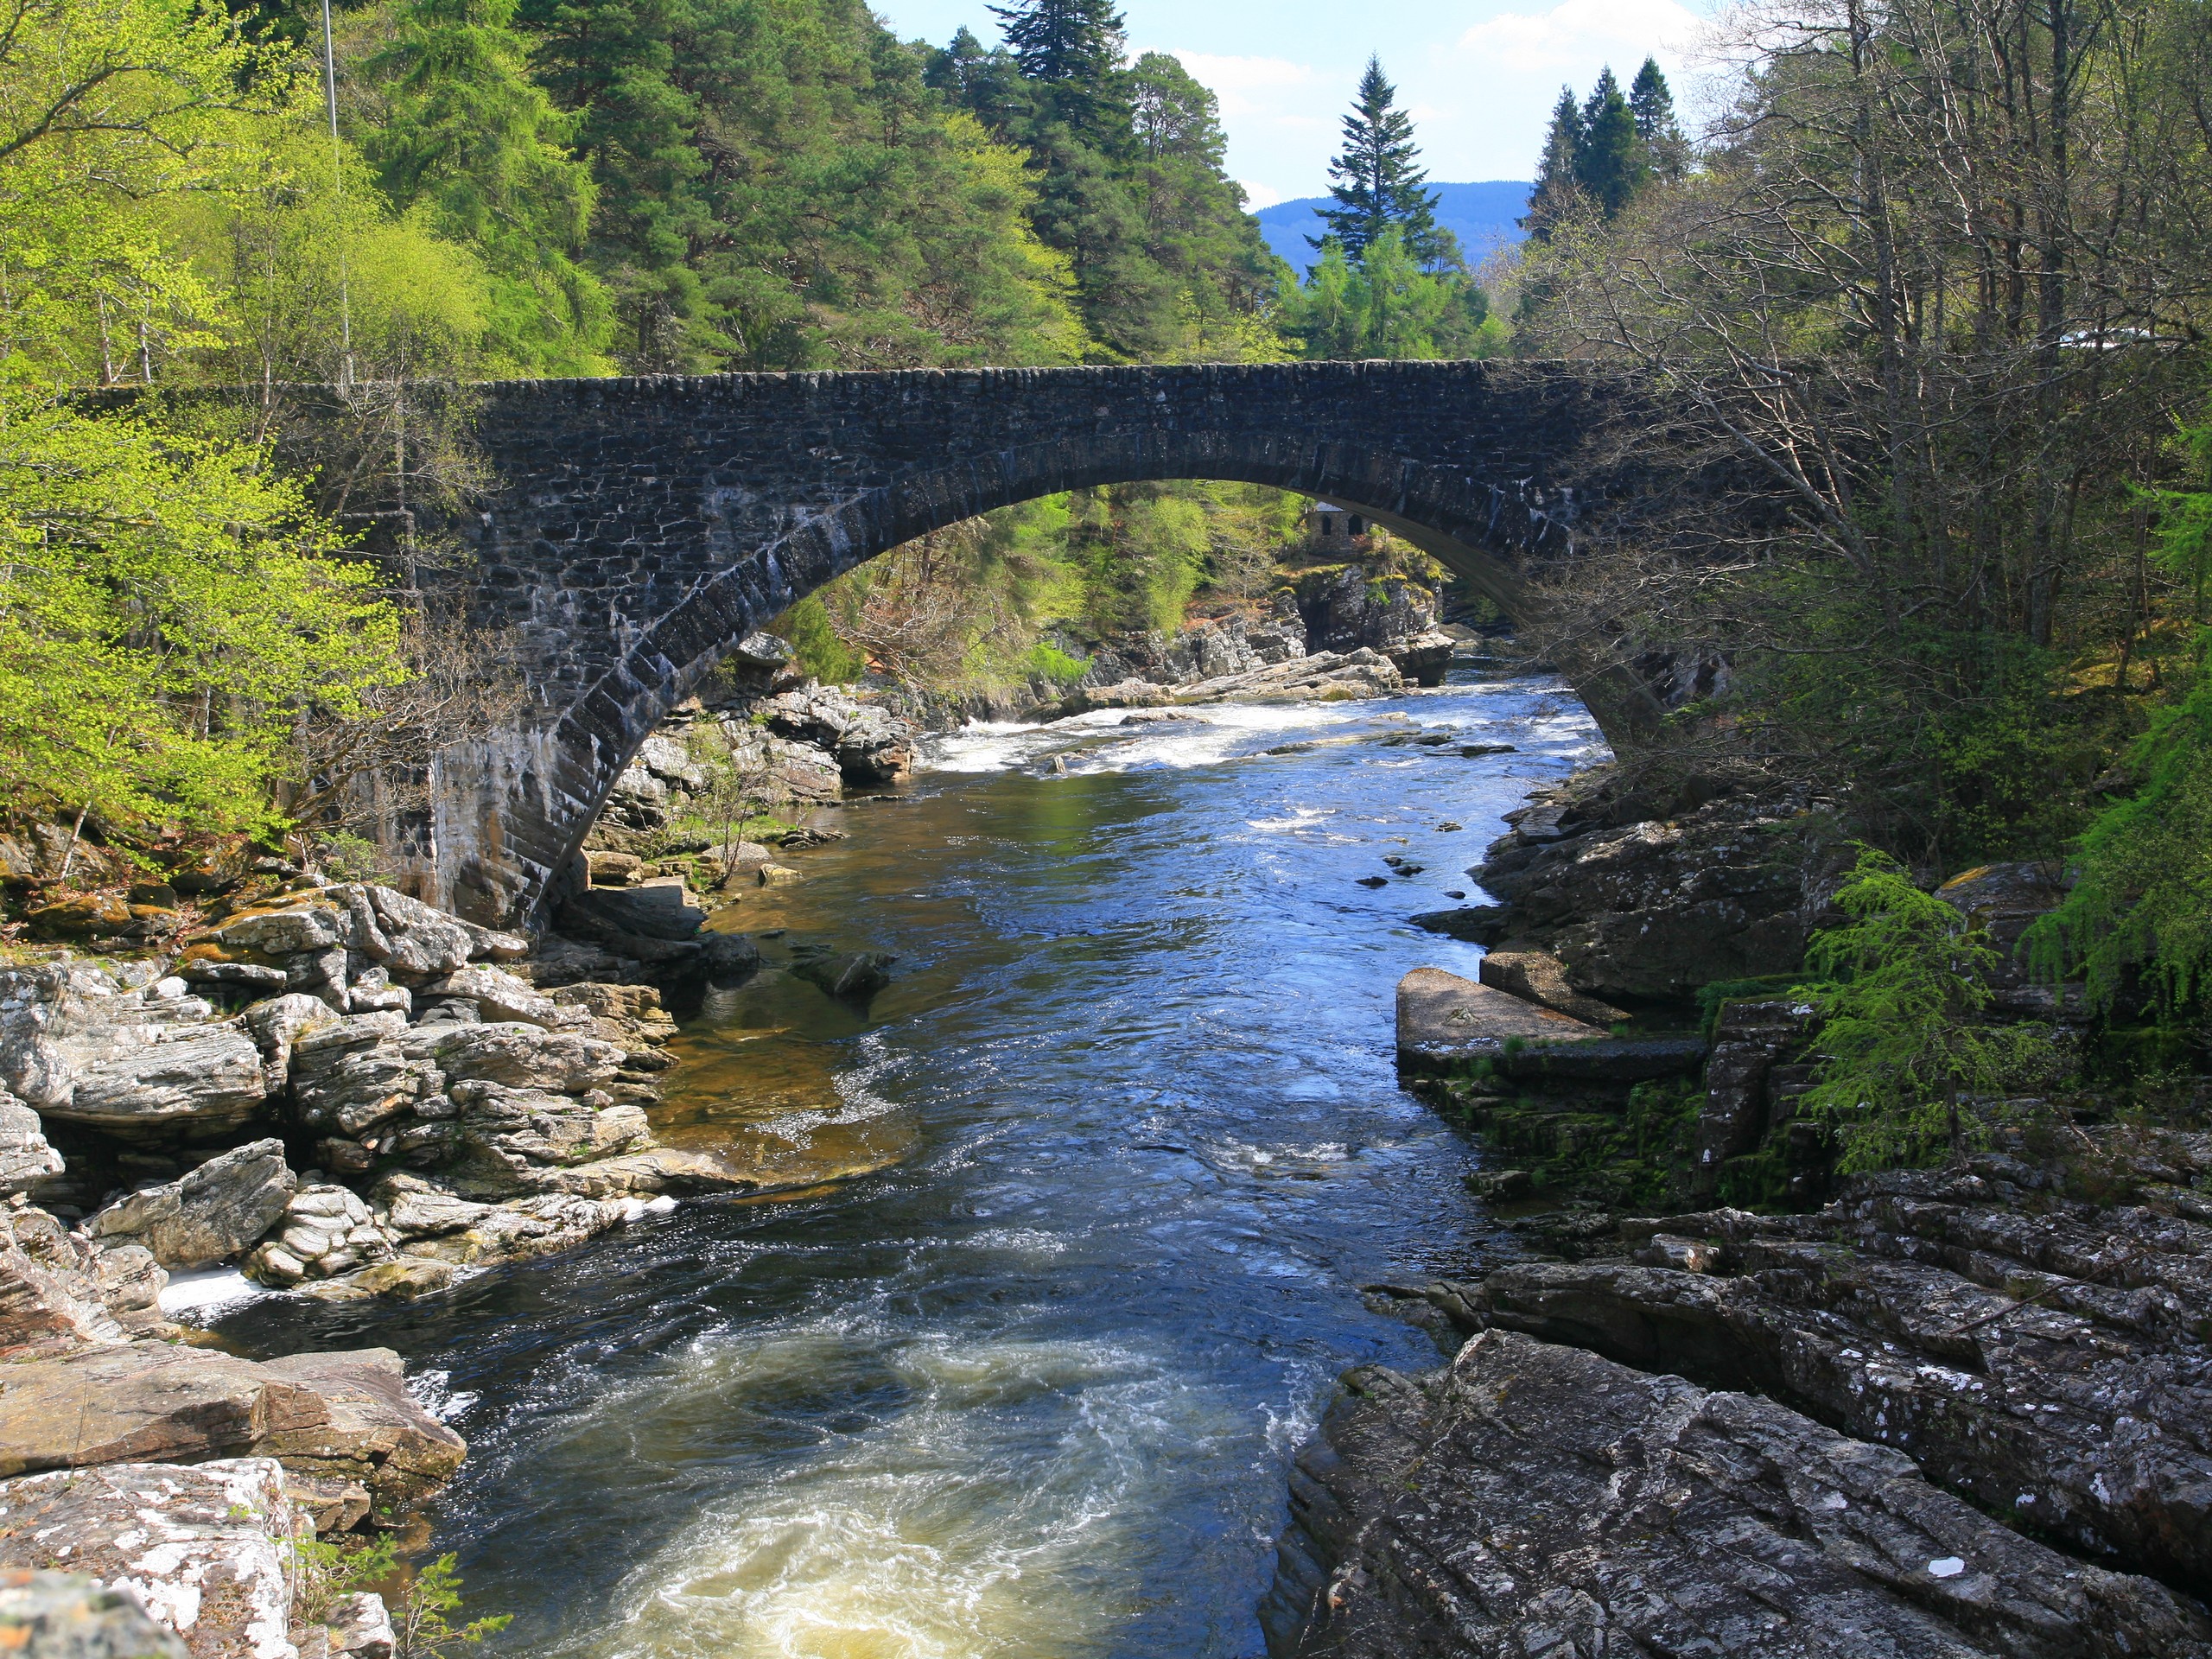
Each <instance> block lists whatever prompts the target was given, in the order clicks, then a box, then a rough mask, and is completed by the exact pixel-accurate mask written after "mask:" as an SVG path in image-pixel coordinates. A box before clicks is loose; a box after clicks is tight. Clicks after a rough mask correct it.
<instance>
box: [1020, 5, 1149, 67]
mask: <svg viewBox="0 0 2212 1659" xmlns="http://www.w3.org/2000/svg"><path fill="white" fill-rule="evenodd" d="M991 15H992V16H995V17H996V18H997V19H998V20H999V22H1000V24H1001V28H1002V30H1003V32H1004V34H1005V35H1006V43H1007V45H1008V46H1009V47H1011V48H1013V49H1014V61H1016V62H1017V63H1019V64H1020V66H1021V73H1023V74H1025V75H1027V76H1028V77H1029V78H1030V79H1032V80H1046V81H1063V80H1073V81H1089V82H1103V81H1104V80H1105V79H1107V77H1109V75H1111V74H1112V73H1114V72H1115V71H1116V69H1118V68H1120V67H1121V65H1122V14H1121V13H1120V12H1118V11H1116V10H1114V3H1113V0H1015V3H1014V4H1013V5H1011V6H993V7H992V8H991Z"/></svg>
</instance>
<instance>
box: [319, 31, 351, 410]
mask: <svg viewBox="0 0 2212 1659" xmlns="http://www.w3.org/2000/svg"><path fill="white" fill-rule="evenodd" d="M322 94H323V102H324V104H325V105H327V108H328V109H329V111H330V177H331V187H332V195H333V199H334V200H336V201H338V202H340V203H342V202H343V201H344V200H345V199H346V156H345V151H344V149H342V148H341V146H340V143H339V139H338V48H337V47H336V46H335V45H334V43H333V41H332V37H331V32H330V0H322ZM351 287H352V284H351V283H350V282H349V281H348V278H347V273H346V226H345V222H344V216H343V215H342V214H341V215H340V222H339V226H338V329H339V337H340V348H341V350H342V351H343V353H344V355H343V356H342V357H341V358H340V367H339V372H338V384H339V385H341V386H350V385H353V295H352V293H351V291H350V289H351Z"/></svg>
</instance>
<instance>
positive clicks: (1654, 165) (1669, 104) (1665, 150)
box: [1628, 58, 1690, 179]
mask: <svg viewBox="0 0 2212 1659" xmlns="http://www.w3.org/2000/svg"><path fill="white" fill-rule="evenodd" d="M1628 110H1629V114H1630V116H1632V117H1634V118H1635V120H1636V136H1637V137H1638V138H1640V139H1642V140H1643V152H1644V156H1645V157H1646V158H1647V160H1648V161H1649V164H1650V168H1651V170H1652V171H1653V172H1654V173H1656V174H1657V175H1659V176H1660V177H1661V178H1662V179H1679V178H1681V176H1682V175H1683V173H1685V172H1686V171H1688V167H1689V150H1690V143H1689V140H1688V138H1685V137H1683V136H1682V129H1681V125H1680V124H1679V123H1677V122H1676V121H1675V94H1674V92H1673V91H1672V89H1671V88H1669V86H1668V85H1667V77H1666V76H1665V75H1663V74H1662V73H1660V72H1659V60H1657V59H1656V58H1646V59H1644V60H1643V67H1642V68H1641V69H1639V70H1637V72H1636V79H1635V80H1634V81H1633V82H1631V83H1630V86H1629V89H1628Z"/></svg>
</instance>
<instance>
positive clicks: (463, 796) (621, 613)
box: [429, 363, 1649, 921]
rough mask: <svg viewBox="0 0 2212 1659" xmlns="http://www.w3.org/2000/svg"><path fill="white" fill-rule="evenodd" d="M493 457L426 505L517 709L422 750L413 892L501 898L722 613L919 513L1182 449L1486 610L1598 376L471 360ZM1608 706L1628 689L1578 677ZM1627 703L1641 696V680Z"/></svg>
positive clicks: (1596, 416) (1624, 714)
mask: <svg viewBox="0 0 2212 1659" xmlns="http://www.w3.org/2000/svg"><path fill="white" fill-rule="evenodd" d="M470 397H471V404H472V407H471V410H470V414H469V420H470V423H471V424H472V426H473V429H474V437H475V440H476V442H477V443H478V444H479V446H480V449H481V452H482V454H483V456H484V458H485V460H486V461H487V462H488V465H489V469H490V474H491V477H492V483H491V485H490V486H489V488H488V489H487V490H486V492H485V493H483V495H482V496H481V497H480V499H477V500H475V501H474V502H473V503H472V504H471V510H470V512H467V513H466V514H464V515H462V516H461V518H459V520H458V522H454V523H451V524H447V525H445V526H442V528H445V529H448V530H449V531H453V532H454V533H455V534H457V535H458V536H459V537H461V540H462V541H463V542H465V543H467V545H468V547H469V549H470V550H471V551H472V552H473V554H474V563H473V567H472V568H471V569H468V570H467V573H466V575H464V576H463V577H461V580H463V581H465V582H467V583H468V584H469V588H470V591H469V593H468V594H467V604H468V606H469V607H470V609H471V610H472V612H473V613H474V616H475V618H476V619H477V620H479V621H480V623H482V624H485V625H487V626H500V627H509V628H512V630H514V632H515V635H516V637H518V639H520V640H521V642H522V646H523V651H524V659H525V660H524V669H525V671H526V675H527V679H528V683H529V687H530V693H531V702H530V704H529V706H528V708H527V709H525V710H524V715H523V716H522V718H521V720H520V721H519V722H518V726H517V728H516V729H514V730H512V731H510V732H507V733H505V734H501V735H500V736H499V737H498V738H496V739H495V740H493V741H487V742H485V743H482V744H475V745H470V746H467V747H465V748H463V749H458V750H454V751H448V753H446V754H445V755H444V756H443V757H442V760H441V761H440V763H439V765H438V766H437V767H436V768H435V772H434V775H433V778H432V779H431V785H432V787H431V815H430V817H431V822H430V823H429V835H430V838H431V848H430V850H431V854H432V859H433V862H434V865H435V893H434V895H433V896H435V898H436V899H439V900H440V901H441V902H443V903H446V904H448V905H450V906H453V907H454V909H456V910H458V911H460V912H461V913H462V914H465V915H468V916H471V917H474V918H479V919H482V920H486V921H491V920H497V919H507V920H515V919H526V918H529V917H530V916H531V914H532V913H533V912H535V911H536V910H537V908H538V906H540V905H541V904H542V902H543V900H544V899H545V897H546V895H547V893H548V890H549V887H550V885H551V883H552V882H553V880H554V879H555V875H556V872H558V871H560V870H562V869H563V868H564V867H565V866H566V865H567V864H568V862H569V860H570V858H571V856H572V855H574V853H575V849H576V848H577V846H578V843H579V842H581V841H582V837H583V836H584V834H585V832H586V830H587V829H589V827H590V825H591V823H592V821H593V819H594V817H596V816H597V814H598V812H599V810H600V808H601V804H603V802H604V801H605V799H606V798H607V792H608V791H609V790H610V789H611V788H612V787H613V782H614V779H615V778H616V777H617V776H618V775H619V774H620V772H621V771H622V769H623V768H624V767H625V766H626V765H627V764H628V763H629V761H630V760H631V758H632V755H633V754H634V753H636V751H637V748H638V747H639V744H640V743H642V742H643V741H644V740H645V737H646V736H647V734H650V733H651V732H652V729H653V728H654V727H655V726H656V725H657V724H658V722H659V721H660V720H661V719H662V717H663V716H664V715H666V714H667V713H668V711H669V710H670V709H671V708H673V707H674V706H675V705H676V704H677V703H678V702H681V701H683V699H684V698H685V697H687V696H690V695H691V694H692V692H693V691H694V690H696V689H697V688H698V687H699V686H700V685H701V684H702V682H703V681H704V680H705V678H706V677H707V676H708V675H709V673H710V672H711V671H713V669H714V668H715V665H716V664H717V663H718V662H719V661H720V660H721V658H722V657H723V655H724V654H725V653H726V652H728V650H729V649H730V648H731V647H732V646H733V645H734V644H735V642H736V641H737V640H739V639H741V638H742V637H743V636H744V635H745V634H747V632H751V631H752V630H753V629H754V628H755V627H757V626H760V624H761V623H762V622H764V621H766V620H767V619H768V618H770V617H772V616H773V615H775V614H776V613H778V612H779V611H781V610H783V609H784V608H785V607H786V606H788V605H790V604H791V603H792V602H793V601H796V600H798V599H799V598H801V597H803V596H804V594H807V593H809V592H810V591H811V590H812V589H814V588H817V587H819V586H821V585H822V584H823V582H828V581H829V579H830V578H832V577H834V576H836V575H839V574H840V573H842V572H843V571H845V570H848V569H851V568H852V567H853V566H855V565H856V564H859V563H862V562H863V561H865V560H868V559H870V558H873V557H874V556H876V555H878V554H880V553H882V552H884V551H885V550H887V549H889V548H892V547H894V546H896V545H897V544H899V543H901V542H904V541H907V540H910V539H912V537H917V536H919V535H921V534H923V533H924V532H925V531H931V530H936V529H939V528H942V527H943V526H944V525H947V524H952V523H955V522H957V520H960V519H962V518H968V517H970V516H972V515H973V514H976V513H979V512H985V511H987V510H988V509H990V508H993V507H999V506H1004V505H1008V504H1010V503H1013V502H1018V501H1023V500H1027V499H1031V498H1033V497H1036V496H1039V495H1045V494H1048V493H1053V492H1056V491H1060V490H1066V489H1071V488H1075V487H1078V486H1090V485H1100V484H1111V483H1121V482H1126V481H1129V480H1142V479H1169V478H1207V479H1223V480H1242V481H1244V482H1248V483H1255V484H1267V485H1274V486H1278V487H1281V488H1283V489H1286V490H1292V491H1297V492H1301V493H1307V494H1311V495H1317V496H1325V497H1326V498H1327V499H1330V500H1332V501H1337V502H1340V503H1343V504H1344V505H1348V506H1351V507H1353V508H1355V509H1357V510H1358V511H1359V512H1363V514H1365V515H1366V516H1368V517H1370V518H1372V519H1373V520H1375V521H1376V523H1379V524H1384V525H1387V526H1388V527H1389V528H1390V529H1391V530H1392V531H1396V532H1397V533H1399V534H1401V535H1402V536H1404V537H1406V538H1407V539H1408V540H1409V541H1412V542H1414V543H1415V544H1417V545H1419V546H1421V547H1422V548H1424V549H1426V550H1428V551H1429V552H1431V553H1432V554H1433V555H1434V556H1437V557H1438V558H1439V559H1440V560H1441V561H1442V562H1443V563H1445V564H1446V566H1448V567H1449V568H1450V569H1452V570H1453V571H1455V572H1456V573H1457V574H1459V575H1462V576H1464V577H1465V578H1466V579H1467V580H1468V581H1469V582H1471V583H1472V584H1473V585H1474V587H1475V588H1478V590H1479V591H1481V592H1483V593H1484V594H1487V595H1488V596H1489V597H1490V598H1491V599H1492V600H1494V601H1497V603H1498V604H1499V605H1500V606H1501V607H1503V608H1504V609H1505V610H1506V611H1507V612H1508V613H1516V612H1521V613H1525V609H1526V607H1527V604H1528V602H1529V601H1528V576H1529V573H1530V571H1531V570H1532V569H1534V568H1535V566H1536V565H1538V564H1539V563H1541V562H1544V561H1547V560H1550V559H1553V558H1556V557H1558V556H1560V555H1562V554H1563V553H1565V552H1566V551H1567V550H1569V549H1570V548H1571V546H1572V537H1573V527H1574V523H1575V518H1576V512H1577V504H1578V490H1580V492H1582V493H1585V494H1586V493H1591V492H1596V493H1618V480H1591V479H1580V480H1578V479H1576V478H1575V477H1573V476H1570V475H1569V474H1570V473H1571V470H1572V469H1573V467H1574V465H1575V458H1576V456H1577V455H1578V454H1580V453H1581V452H1582V451H1583V448H1584V444H1583V440H1584V437H1585V435H1586V433H1588V432H1589V431H1590V430H1591V429H1592V427H1593V426H1594V425H1595V424H1596V423H1599V422H1600V421H1602V420H1604V419H1605V418H1606V417H1608V416H1610V415H1612V414H1616V413H1618V412H1619V408H1620V403H1621V397H1622V388H1621V385H1620V383H1619V381H1618V378H1616V377H1613V376H1611V375H1609V374H1607V373H1606V372H1602V371H1598V370H1594V369H1590V368H1585V367H1580V366H1577V365H1491V364H1484V363H1317V364H1287V365H1260V366H1241V365H1199V366H1187V367H1142V368H1085V369H984V370H973V371H969V370H916V371H904V372H886V373H872V372H855V373H820V374H788V375H785V374H746V375H721V376H710V377H697V378H673V377H671V378H634V379H605V380H537V381H509V382H502V383H497V384H493V385H485V386H480V387H476V388H472V389H471V393H470ZM1583 690H1584V691H1585V693H1586V696H1589V698H1590V700H1591V702H1592V707H1593V709H1595V710H1596V711H1597V712H1598V715H1599V721H1600V722H1601V724H1603V725H1605V727H1606V728H1607V730H1608V731H1609V733H1611V734H1615V735H1617V736H1618V735H1620V734H1624V733H1625V732H1626V731H1627V730H1629V729H1630V728H1632V727H1633V725H1634V724H1635V723H1636V721H1637V719H1638V718H1639V714H1638V706H1639V692H1638V690H1637V688H1635V687H1632V686H1628V685H1626V684H1625V683H1611V682H1608V683H1602V684H1600V683H1592V684H1586V685H1585V686H1584V687H1583ZM1642 703H1643V708H1644V709H1646V710H1647V711H1648V710H1649V698H1648V694H1642Z"/></svg>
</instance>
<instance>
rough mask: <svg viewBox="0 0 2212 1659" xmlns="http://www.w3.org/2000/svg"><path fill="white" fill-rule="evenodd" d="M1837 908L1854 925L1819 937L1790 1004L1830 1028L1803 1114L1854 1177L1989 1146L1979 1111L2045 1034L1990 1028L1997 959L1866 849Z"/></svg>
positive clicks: (2020, 1070)
mask: <svg viewBox="0 0 2212 1659" xmlns="http://www.w3.org/2000/svg"><path fill="white" fill-rule="evenodd" d="M1835 902H1836V905H1837V906H1838V907H1839V908H1840V909H1841V910H1842V911H1843V912H1845V913H1846V914H1847V916H1849V917H1850V918H1851V920H1850V921H1849V922H1847V923H1846V924H1843V925H1839V926H1836V927H1832V928H1825V929H1823V930H1821V931H1820V932H1818V933H1816V934H1815V935H1814V936H1813V939H1812V942H1811V944H1809V945H1808V948H1807V950H1806V953H1805V957H1806V966H1807V967H1808V969H1810V970H1811V971H1812V972H1813V973H1814V974H1815V975H1816V976H1818V977H1817V978H1816V979H1815V980H1814V981H1813V982H1811V983H1808V984H1805V985H1801V986H1799V987H1797V988H1796V990H1795V991H1793V992H1792V995H1796V996H1802V997H1803V998H1804V999H1805V1000H1806V1001H1808V1002H1810V1003H1811V1004H1812V1005H1813V1007H1814V1009H1815V1012H1816V1013H1817V1014H1818V1015H1819V1017H1820V1020H1821V1026H1820V1033H1819V1038H1818V1054H1819V1058H1818V1060H1817V1062H1816V1064H1815V1071H1814V1085H1813V1087H1812V1088H1811V1089H1810V1090H1808V1091H1807V1092H1806V1093H1805V1094H1803V1095H1802V1096H1799V1097H1798V1101H1797V1109H1798V1111H1799V1112H1800V1113H1802V1114H1803V1115H1804V1116H1807V1117H1808V1118H1811V1119H1813V1120H1815V1121H1816V1122H1823V1123H1827V1124H1828V1125H1831V1126H1832V1127H1833V1128H1834V1130H1835V1132H1836V1135H1837V1137H1838V1139H1839V1140H1840V1141H1841V1143H1842V1147H1843V1156H1842V1158H1841V1160H1840V1162H1839V1167H1840V1169H1842V1170H1844V1171H1847V1172H1849V1171H1853V1170H1864V1169H1881V1168H1886V1167H1889V1166H1893V1165H1897V1164H1904V1163H1915V1162H1918V1161H1921V1160H1923V1159H1925V1158H1927V1157H1928V1156H1929V1155H1930V1154H1933V1153H1935V1152H1937V1151H1939V1150H1944V1149H1948V1151H1949V1152H1950V1153H1951V1154H1954V1155H1956V1154H1961V1153H1962V1152H1963V1151H1964V1150H1965V1148H1966V1147H1967V1146H1968V1145H1969V1144H1974V1143H1980V1142H1983V1141H1986V1138H1987V1133H1988V1124H1987V1122H1986V1115H1985V1113H1984V1112H1983V1111H1981V1110H1977V1109H1974V1107H1973V1105H1972V1103H1974V1102H1975V1101H1976V1100H1978V1099H1980V1098H1981V1097H1987V1096H1999V1095H2001V1094H2002V1093H2003V1092H2004V1090H2005V1089H2006V1088H2007V1087H2008V1086H2010V1085H2011V1084H2013V1083H2015V1082H2017V1081H2019V1080H2021V1079H2024V1078H2026V1077H2031V1076H2032V1074H2033V1072H2034V1070H2035V1068H2036V1066H2037V1063H2038V1062H2039V1061H2047V1060H2048V1058H2050V1052H2051V1050H2050V1033H2049V1031H2048V1030H2047V1029H2046V1028H2044V1027H2037V1026H1992V1025H1988V1024H1985V1023H1984V1022H1983V1021H1982V1020H1981V1019H1980V1015H1981V1014H1982V1012H1983V1010H1985V1009H1986V1007H1988V1005H1989V1001H1990V990H1989V988H1988V985H1987V982H1986V976H1987V974H1988V972H1989V970H1990V969H1992V968H1993V967H1994V966H1996V964H1997V960H1998V958H1997V953H1996V952H1995V951H1994V950H1992V949H1991V948H1990V946H1989V944H1988V943H1987V941H1986V939H1985V938H1983V937H1982V936H1981V935H1980V934H1979V933H1977V932H1975V931H1970V930H1969V929H1968V928H1967V924H1966V920H1965V918H1963V917H1961V915H1960V914H1959V912H1957V911H1956V910H1955V909H1953V908H1952V907H1951V906H1949V905H1948V904H1946V903H1944V902H1943V901H1942V899H1937V898H1936V897H1934V896H1933V895H1931V894H1929V893H1923V892H1921V891H1920V889H1919V888H1917V887H1914V886H1913V884H1912V882H1911V881H1910V880H1909V879H1908V878H1907V876H1906V875H1905V874H1904V870H1903V869H1902V868H1900V867H1899V865H1898V864H1897V861H1896V860H1894V859H1892V858H1891V857H1889V856H1888V855H1885V854H1883V853H1880V852H1877V851H1875V850H1874V849H1872V848H1867V847H1864V846H1862V847H1861V848H1860V849H1859V861H1858V863H1857V864H1856V865H1855V866H1854V867H1853V870H1852V873H1851V879H1850V880H1848V881H1847V882H1846V883H1845V884H1844V886H1843V887H1841V888H1840V890H1839V891H1838V892H1837V893H1836V896H1835Z"/></svg>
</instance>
